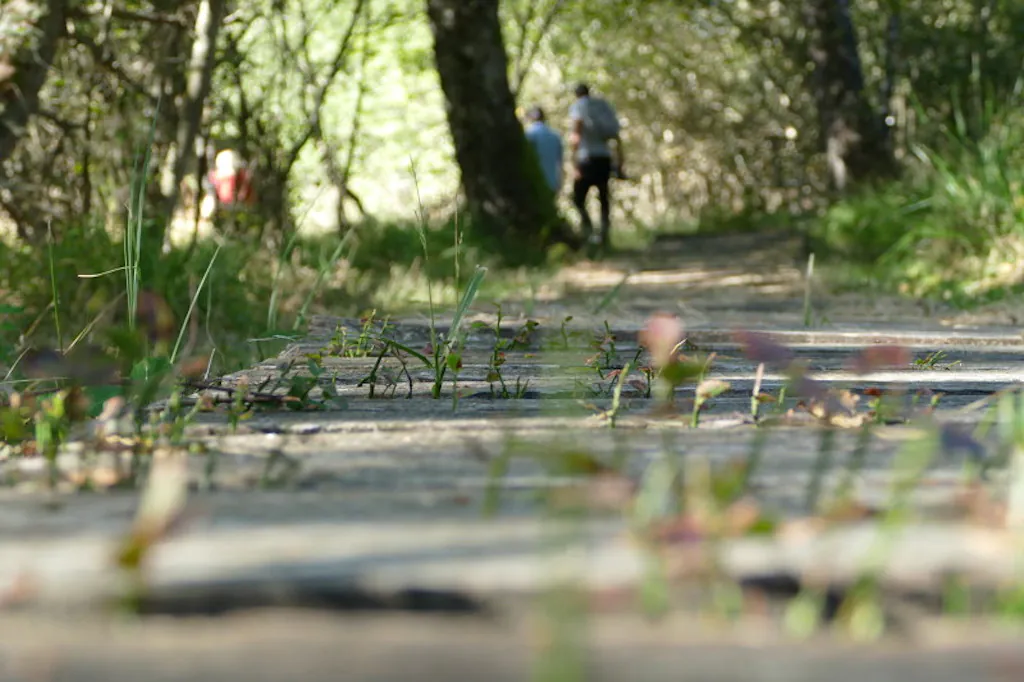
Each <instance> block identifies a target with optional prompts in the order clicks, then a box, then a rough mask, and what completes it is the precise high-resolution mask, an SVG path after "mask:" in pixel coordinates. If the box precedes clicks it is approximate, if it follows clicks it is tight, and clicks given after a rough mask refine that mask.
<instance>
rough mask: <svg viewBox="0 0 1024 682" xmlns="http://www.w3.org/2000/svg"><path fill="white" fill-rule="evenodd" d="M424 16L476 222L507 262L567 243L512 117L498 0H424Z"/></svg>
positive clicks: (565, 227)
mask: <svg viewBox="0 0 1024 682" xmlns="http://www.w3.org/2000/svg"><path fill="white" fill-rule="evenodd" d="M427 15H428V17H429V20H430V25H431V29H432V31H433V35H434V56H435V63H436V66H437V72H438V75H439V76H440V80H441V88H442V89H443V90H444V94H445V99H446V104H447V113H448V124H449V126H450V128H451V134H452V139H453V142H454V144H455V156H456V160H457V161H458V164H459V168H460V170H461V171H462V188H463V191H464V192H465V196H466V202H467V204H468V208H469V211H470V213H471V215H472V216H473V220H474V229H478V230H487V231H488V232H489V233H490V234H491V235H493V236H494V237H496V238H497V239H498V241H499V243H500V246H501V250H502V253H503V254H505V256H506V257H507V258H508V259H509V260H512V261H527V260H532V259H534V258H536V257H537V256H538V255H540V254H541V253H542V251H543V248H544V247H545V246H547V245H550V244H552V243H554V242H559V241H562V242H569V243H573V238H572V236H571V233H570V232H569V228H568V225H567V224H566V223H565V221H564V220H562V219H561V217H560V216H559V215H558V211H557V209H556V208H555V203H554V195H553V193H552V192H551V191H550V189H549V188H548V187H547V185H546V184H545V183H544V179H543V174H542V172H541V170H540V167H539V165H538V164H537V161H536V156H534V155H533V153H532V149H531V148H530V146H529V144H528V143H527V141H526V137H525V135H524V133H523V128H522V125H521V124H520V123H519V121H518V120H517V119H516V115H515V101H514V99H513V96H512V92H511V89H510V87H509V81H508V57H507V55H506V52H505V45H504V42H503V40H502V34H501V24H500V20H499V17H498V0H427Z"/></svg>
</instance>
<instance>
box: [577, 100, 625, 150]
mask: <svg viewBox="0 0 1024 682" xmlns="http://www.w3.org/2000/svg"><path fill="white" fill-rule="evenodd" d="M585 123H586V126H587V128H588V129H589V130H591V131H593V133H594V134H595V135H597V136H598V137H600V138H601V139H602V140H611V139H614V138H616V137H618V136H619V131H620V130H621V128H622V126H620V125H619V117H618V115H617V114H616V113H615V108H614V107H612V105H611V104H610V103H609V102H608V100H604V99H601V98H599V97H591V98H590V101H589V102H588V106H587V115H586V120H585Z"/></svg>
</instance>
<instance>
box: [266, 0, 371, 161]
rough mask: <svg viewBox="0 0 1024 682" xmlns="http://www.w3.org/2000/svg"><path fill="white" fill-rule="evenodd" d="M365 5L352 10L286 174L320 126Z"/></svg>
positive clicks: (363, 0) (361, 3) (360, 0)
mask: <svg viewBox="0 0 1024 682" xmlns="http://www.w3.org/2000/svg"><path fill="white" fill-rule="evenodd" d="M365 5H366V0H357V2H356V6H355V8H354V9H353V10H352V19H351V20H350V21H349V24H348V27H347V28H346V29H345V36H344V37H343V38H342V39H341V44H340V45H338V51H337V52H336V53H335V55H334V59H333V60H332V62H331V65H330V67H329V68H328V70H327V77H326V78H324V80H323V82H322V83H321V84H320V87H319V88H318V90H317V92H316V95H315V96H314V98H313V110H312V111H307V112H306V113H307V115H308V116H309V121H310V123H309V125H308V126H306V130H305V131H304V132H303V134H302V135H301V136H300V137H299V139H298V140H297V141H296V142H295V144H293V145H292V146H291V149H289V151H288V154H287V155H286V157H285V164H284V167H283V168H282V171H284V172H285V173H287V172H289V171H291V169H292V167H293V166H294V165H295V163H296V162H297V161H298V160H299V154H301V153H302V149H303V148H304V147H305V146H306V143H307V142H309V140H310V138H312V137H313V134H314V132H315V131H316V129H317V126H319V125H320V113H321V111H322V110H323V106H324V101H325V100H326V99H327V94H328V92H330V89H331V85H332V84H333V83H334V79H335V77H336V76H337V75H338V73H339V72H340V71H341V69H342V67H343V66H344V65H345V59H346V58H347V57H348V47H349V44H350V43H351V42H352V36H353V35H354V34H355V28H356V25H357V24H358V23H359V18H360V17H361V16H362V13H363V8H364V6H365Z"/></svg>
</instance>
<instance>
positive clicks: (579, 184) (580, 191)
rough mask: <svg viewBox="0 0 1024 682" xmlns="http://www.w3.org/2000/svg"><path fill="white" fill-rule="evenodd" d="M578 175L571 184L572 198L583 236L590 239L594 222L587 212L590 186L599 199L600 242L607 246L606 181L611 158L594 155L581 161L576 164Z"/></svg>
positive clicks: (608, 204)
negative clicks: (593, 188) (578, 213)
mask: <svg viewBox="0 0 1024 682" xmlns="http://www.w3.org/2000/svg"><path fill="white" fill-rule="evenodd" d="M577 167H578V168H579V171H580V177H578V178H576V181H575V182H574V183H573V186H572V199H573V203H575V204H576V209H577V210H578V211H579V212H580V225H581V226H582V228H583V236H584V237H585V238H587V239H590V237H591V235H592V234H593V232H594V224H593V223H592V222H591V220H590V213H588V212H587V195H588V194H589V193H590V188H591V187H596V188H597V196H598V198H599V199H600V201H601V244H602V245H604V246H608V233H609V231H610V230H611V203H612V202H611V196H610V194H609V191H608V181H609V180H610V179H611V175H612V160H611V157H608V156H595V157H591V158H589V159H587V160H586V161H582V162H580V163H579V165H578V166H577Z"/></svg>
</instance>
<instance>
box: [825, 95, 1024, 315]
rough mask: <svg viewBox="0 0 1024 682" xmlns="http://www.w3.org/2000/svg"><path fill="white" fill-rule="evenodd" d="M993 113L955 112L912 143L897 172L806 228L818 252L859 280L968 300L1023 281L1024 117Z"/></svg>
mask: <svg viewBox="0 0 1024 682" xmlns="http://www.w3.org/2000/svg"><path fill="white" fill-rule="evenodd" d="M1016 109H1017V108H1016V107H1011V106H1007V107H1006V108H1005V109H1001V110H998V111H995V110H993V112H992V113H991V114H990V116H989V118H988V119H987V120H986V125H985V126H984V129H983V131H982V132H981V133H980V134H978V133H974V134H972V133H969V132H968V131H967V129H966V127H965V126H964V124H962V122H961V119H960V118H959V117H957V118H955V120H954V122H953V123H952V124H950V125H949V126H946V128H945V133H946V134H945V137H944V139H942V140H941V141H940V142H938V143H936V144H934V145H932V146H925V145H915V146H912V147H911V148H910V157H909V158H908V159H906V160H905V166H904V172H903V174H902V176H901V177H900V179H898V180H896V181H891V182H886V183H882V184H874V185H871V186H867V187H864V188H862V189H861V190H860V191H858V192H857V193H855V194H853V195H851V196H849V197H848V198H846V199H844V200H842V201H839V202H838V203H836V204H834V205H833V206H832V207H831V208H829V209H828V210H827V211H826V213H825V214H824V216H823V217H822V219H821V220H820V221H818V222H817V223H816V224H815V225H814V226H813V228H812V232H811V236H812V238H813V239H814V241H815V242H816V243H817V245H816V249H819V250H823V251H824V252H825V253H827V254H830V255H831V256H832V260H833V261H842V262H843V263H844V269H845V272H846V274H847V275H849V276H851V277H853V278H856V279H858V280H859V281H861V282H862V283H864V284H869V285H873V286H876V287H879V288H882V289H887V290H892V291H899V292H901V293H903V294H906V295H909V296H913V297H927V298H936V299H941V300H944V301H947V302H949V303H951V304H953V305H955V306H960V307H969V306H972V305H977V304H980V303H986V302H990V301H993V300H997V299H1000V298H1003V297H1005V296H1007V295H1008V294H1013V293H1016V292H1018V291H1020V290H1021V288H1022V284H1024V268H1022V267H1021V265H1020V262H1021V255H1024V193H1022V190H1024V144H1022V143H1024V118H1022V117H1021V115H1020V114H1019V113H1018V111H1017V110H1016Z"/></svg>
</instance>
